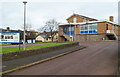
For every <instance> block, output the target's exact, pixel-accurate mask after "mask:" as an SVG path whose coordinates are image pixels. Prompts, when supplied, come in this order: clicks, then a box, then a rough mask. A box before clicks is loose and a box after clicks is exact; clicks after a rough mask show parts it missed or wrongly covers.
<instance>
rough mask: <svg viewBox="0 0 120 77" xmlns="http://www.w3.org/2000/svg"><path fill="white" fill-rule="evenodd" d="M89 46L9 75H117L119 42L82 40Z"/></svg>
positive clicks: (82, 43) (81, 43)
mask: <svg viewBox="0 0 120 77" xmlns="http://www.w3.org/2000/svg"><path fill="white" fill-rule="evenodd" d="M80 45H85V46H87V48H85V49H82V50H78V51H77V52H73V53H71V54H68V55H65V56H62V57H59V58H56V59H53V60H50V61H47V62H44V63H41V64H37V65H34V66H31V67H29V68H25V69H22V70H18V71H15V72H12V73H9V74H8V75H116V74H117V71H118V42H117V41H111V42H80Z"/></svg>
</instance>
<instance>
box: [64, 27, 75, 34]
mask: <svg viewBox="0 0 120 77" xmlns="http://www.w3.org/2000/svg"><path fill="white" fill-rule="evenodd" d="M63 32H64V34H65V35H73V34H74V26H66V27H64V28H63Z"/></svg>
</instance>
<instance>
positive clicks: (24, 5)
mask: <svg viewBox="0 0 120 77" xmlns="http://www.w3.org/2000/svg"><path fill="white" fill-rule="evenodd" d="M23 3H24V36H23V37H24V42H23V47H24V50H25V26H26V3H27V1H23Z"/></svg>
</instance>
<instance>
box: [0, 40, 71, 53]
mask: <svg viewBox="0 0 120 77" xmlns="http://www.w3.org/2000/svg"><path fill="white" fill-rule="evenodd" d="M69 43H70V42H65V43H54V44H47V45H38V46H30V47H26V50H30V49H37V48H44V47H50V46H56V45H62V44H69ZM22 50H23V47H21V48H20V51H22ZM15 51H19V48H18V47H15V48H0V53H9V52H15Z"/></svg>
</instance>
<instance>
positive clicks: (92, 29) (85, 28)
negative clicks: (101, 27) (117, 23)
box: [80, 24, 97, 34]
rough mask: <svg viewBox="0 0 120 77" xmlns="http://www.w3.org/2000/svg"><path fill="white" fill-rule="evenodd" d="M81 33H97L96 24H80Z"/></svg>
mask: <svg viewBox="0 0 120 77" xmlns="http://www.w3.org/2000/svg"><path fill="white" fill-rule="evenodd" d="M80 33H81V34H91V33H97V24H84V25H81V26H80Z"/></svg>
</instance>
